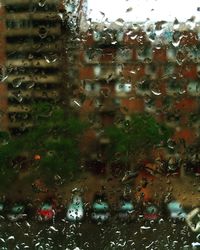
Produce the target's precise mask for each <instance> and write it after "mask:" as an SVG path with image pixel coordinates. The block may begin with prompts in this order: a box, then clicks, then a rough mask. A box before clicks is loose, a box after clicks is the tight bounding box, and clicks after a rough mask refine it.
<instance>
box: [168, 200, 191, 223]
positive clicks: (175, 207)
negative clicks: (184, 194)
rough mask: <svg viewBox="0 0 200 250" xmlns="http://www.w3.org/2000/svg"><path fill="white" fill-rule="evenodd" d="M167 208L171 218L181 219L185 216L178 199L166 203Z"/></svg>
mask: <svg viewBox="0 0 200 250" xmlns="http://www.w3.org/2000/svg"><path fill="white" fill-rule="evenodd" d="M167 210H168V212H169V214H170V218H171V219H173V220H180V221H183V220H185V218H186V215H187V214H186V212H185V211H184V209H183V207H182V205H181V203H180V202H178V201H175V200H174V201H171V202H169V203H168V204H167Z"/></svg>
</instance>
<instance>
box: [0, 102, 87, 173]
mask: <svg viewBox="0 0 200 250" xmlns="http://www.w3.org/2000/svg"><path fill="white" fill-rule="evenodd" d="M32 115H33V118H34V126H33V127H32V128H31V129H30V130H29V131H28V132H27V133H25V134H23V135H21V136H19V137H16V138H12V139H10V140H8V142H7V144H5V143H4V145H1V146H0V164H1V167H3V169H4V170H5V171H6V168H7V167H8V166H9V164H11V162H12V160H14V159H15V158H16V157H17V156H19V155H21V154H24V153H25V154H26V155H28V157H30V158H31V159H34V155H38V156H39V157H40V159H39V160H38V161H35V162H34V163H35V165H37V167H38V171H39V172H41V173H43V174H44V175H46V177H49V178H50V177H53V176H54V175H55V174H58V175H61V176H63V177H66V176H68V175H69V173H71V172H75V171H77V169H78V167H79V159H80V150H79V139H80V136H81V135H82V133H83V131H84V130H85V129H86V128H87V123H86V122H83V121H81V120H80V119H79V118H78V117H76V116H75V115H73V114H70V113H68V115H66V113H65V112H64V110H63V109H62V108H61V107H59V106H55V107H52V106H51V105H49V104H48V103H38V104H35V105H34V106H33V110H32ZM33 165H34V164H33Z"/></svg>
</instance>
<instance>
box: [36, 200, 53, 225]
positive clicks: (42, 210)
mask: <svg viewBox="0 0 200 250" xmlns="http://www.w3.org/2000/svg"><path fill="white" fill-rule="evenodd" d="M55 215H56V210H55V205H54V204H53V203H52V202H49V201H46V202H44V203H42V204H41V206H40V207H39V208H38V210H37V212H36V217H37V219H38V220H39V221H50V220H53V219H54V218H55Z"/></svg>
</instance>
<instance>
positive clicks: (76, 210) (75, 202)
mask: <svg viewBox="0 0 200 250" xmlns="http://www.w3.org/2000/svg"><path fill="white" fill-rule="evenodd" d="M83 217H84V203H83V199H82V198H81V196H79V195H73V196H72V200H71V202H70V204H69V206H68V208H67V214H66V219H67V220H69V221H73V222H75V221H81V220H82V219H83Z"/></svg>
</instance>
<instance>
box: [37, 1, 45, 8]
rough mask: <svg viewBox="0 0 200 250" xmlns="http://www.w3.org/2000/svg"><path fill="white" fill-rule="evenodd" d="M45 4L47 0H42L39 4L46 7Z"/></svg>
mask: <svg viewBox="0 0 200 250" xmlns="http://www.w3.org/2000/svg"><path fill="white" fill-rule="evenodd" d="M45 4H46V0H40V1H39V3H38V5H39V6H40V7H44V6H45Z"/></svg>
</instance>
